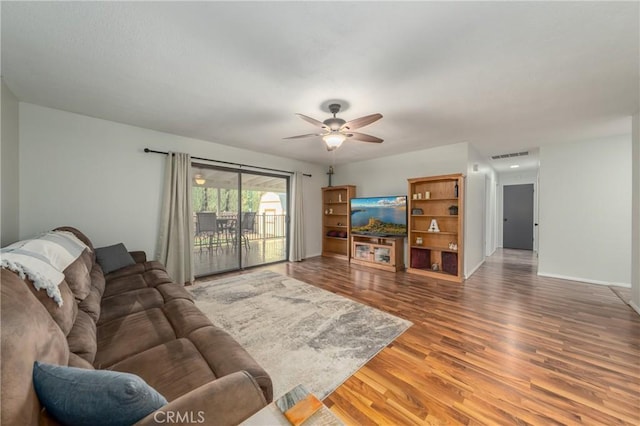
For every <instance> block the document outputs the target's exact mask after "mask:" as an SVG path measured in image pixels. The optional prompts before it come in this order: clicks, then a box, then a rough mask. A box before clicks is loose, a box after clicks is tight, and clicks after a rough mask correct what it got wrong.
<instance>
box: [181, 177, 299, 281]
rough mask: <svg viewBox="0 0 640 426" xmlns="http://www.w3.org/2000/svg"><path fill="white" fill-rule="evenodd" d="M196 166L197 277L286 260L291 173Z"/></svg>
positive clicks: (194, 200) (194, 190)
mask: <svg viewBox="0 0 640 426" xmlns="http://www.w3.org/2000/svg"><path fill="white" fill-rule="evenodd" d="M192 168H193V183H192V185H193V186H192V191H193V212H194V217H193V220H194V224H195V238H194V247H193V250H194V259H195V262H194V263H195V274H196V276H204V275H210V274H215V273H219V272H226V271H232V270H237V269H242V268H245V267H249V266H257V265H263V264H267V263H273V262H280V261H283V260H286V259H287V252H288V250H287V248H288V226H287V223H288V200H289V194H288V188H289V177H288V176H280V175H270V174H264V173H258V172H247V171H239V170H234V169H227V168H220V167H212V166H207V165H202V164H193V165H192Z"/></svg>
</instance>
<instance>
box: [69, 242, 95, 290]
mask: <svg viewBox="0 0 640 426" xmlns="http://www.w3.org/2000/svg"><path fill="white" fill-rule="evenodd" d="M89 259H90V254H89V249H85V250H84V251H83V252H82V254H81V255H80V257H78V258H77V259H76V260H74V261H73V262H72V263H71V264H70V265H69V266H67V268H66V269H65V270H64V271H63V273H64V279H65V281H66V282H67V284H68V285H69V288H70V289H71V291H72V292H73V295H74V296H75V298H76V300H78V301H81V300H84V298H85V297H87V295H88V294H89V292H90V291H91V276H90V273H89V271H90V270H91V261H90V260H89ZM87 264H88V266H87Z"/></svg>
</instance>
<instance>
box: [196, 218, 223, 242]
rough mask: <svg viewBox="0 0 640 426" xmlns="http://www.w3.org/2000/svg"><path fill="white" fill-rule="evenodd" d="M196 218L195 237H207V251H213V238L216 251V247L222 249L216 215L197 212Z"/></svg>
mask: <svg viewBox="0 0 640 426" xmlns="http://www.w3.org/2000/svg"><path fill="white" fill-rule="evenodd" d="M196 218H197V221H196V237H200V238H202V237H203V236H205V237H208V239H209V244H208V248H209V250H212V249H213V245H214V238H215V246H216V250H217V249H218V247H220V248H222V247H221V246H220V229H219V227H218V220H217V218H216V214H215V213H214V212H198V213H196ZM200 249H202V245H200Z"/></svg>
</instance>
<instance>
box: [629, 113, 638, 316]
mask: <svg viewBox="0 0 640 426" xmlns="http://www.w3.org/2000/svg"><path fill="white" fill-rule="evenodd" d="M631 129H632V130H631V133H632V136H631V144H632V163H633V165H632V168H633V172H632V177H633V182H632V184H631V187H632V191H631V193H632V194H633V196H632V209H631V211H632V217H631V222H632V226H631V241H632V246H631V287H632V291H631V306H632V307H633V308H634V309H635V310H636V311H637V312H638V313H639V314H640V114H636V115H634V116H633V119H632V121H631Z"/></svg>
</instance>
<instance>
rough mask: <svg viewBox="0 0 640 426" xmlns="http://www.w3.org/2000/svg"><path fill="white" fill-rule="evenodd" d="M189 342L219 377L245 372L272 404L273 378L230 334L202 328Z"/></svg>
mask: <svg viewBox="0 0 640 426" xmlns="http://www.w3.org/2000/svg"><path fill="white" fill-rule="evenodd" d="M189 340H190V341H191V342H192V343H193V344H194V346H195V347H196V348H197V349H198V351H199V352H200V353H201V354H202V356H203V357H204V359H205V360H206V361H207V364H209V366H211V370H212V371H213V372H214V373H215V375H216V376H217V377H222V376H226V375H228V374H232V373H234V372H236V371H241V370H245V371H246V372H247V373H249V374H251V376H252V377H253V378H254V379H255V380H256V382H257V383H258V385H259V386H260V389H262V392H263V393H264V397H265V399H266V400H267V402H271V400H272V399H273V384H272V382H271V377H269V375H268V374H267V372H266V371H265V370H264V369H263V368H262V367H261V366H260V365H259V364H258V363H257V362H256V361H255V360H254V359H253V358H252V357H251V355H249V353H248V352H247V351H246V350H245V349H244V348H243V347H242V346H240V343H238V342H237V341H236V340H235V339H234V338H233V337H231V335H230V334H229V333H227V332H226V331H224V330H222V329H220V328H218V327H215V326H209V327H202V328H198V329H197V330H195V331H193V332H192V333H190V334H189Z"/></svg>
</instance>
